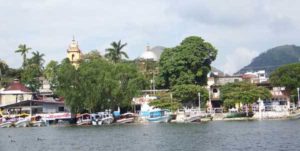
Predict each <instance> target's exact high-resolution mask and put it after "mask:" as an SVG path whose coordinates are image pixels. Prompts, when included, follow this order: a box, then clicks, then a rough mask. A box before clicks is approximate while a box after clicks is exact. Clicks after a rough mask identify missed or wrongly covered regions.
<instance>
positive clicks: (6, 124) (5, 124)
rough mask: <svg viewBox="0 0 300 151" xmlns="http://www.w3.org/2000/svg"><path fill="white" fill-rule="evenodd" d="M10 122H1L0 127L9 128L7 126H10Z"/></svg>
mask: <svg viewBox="0 0 300 151" xmlns="http://www.w3.org/2000/svg"><path fill="white" fill-rule="evenodd" d="M12 124H13V123H12V122H5V123H2V124H0V127H1V128H9V127H12Z"/></svg>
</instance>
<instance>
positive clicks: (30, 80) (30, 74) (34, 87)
mask: <svg viewBox="0 0 300 151" xmlns="http://www.w3.org/2000/svg"><path fill="white" fill-rule="evenodd" d="M40 75H41V71H40V67H39V66H38V65H36V64H29V65H26V66H25V68H24V69H23V70H22V72H21V81H22V83H24V84H25V85H26V86H28V87H29V88H30V90H31V91H33V92H36V91H38V89H39V88H40V87H41V85H42V83H41V81H40V80H39V77H40Z"/></svg>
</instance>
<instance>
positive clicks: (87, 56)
mask: <svg viewBox="0 0 300 151" xmlns="http://www.w3.org/2000/svg"><path fill="white" fill-rule="evenodd" d="M83 58H84V59H85V60H92V59H100V58H102V56H101V54H100V52H99V51H98V50H92V51H90V52H89V53H87V54H85V55H84V57H83Z"/></svg>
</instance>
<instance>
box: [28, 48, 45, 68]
mask: <svg viewBox="0 0 300 151" xmlns="http://www.w3.org/2000/svg"><path fill="white" fill-rule="evenodd" d="M44 56H45V55H44V54H43V53H40V52H38V51H35V52H32V58H31V59H28V64H36V65H38V66H39V67H40V69H41V70H42V69H43V64H44V63H45V60H44V58H43V57H44Z"/></svg>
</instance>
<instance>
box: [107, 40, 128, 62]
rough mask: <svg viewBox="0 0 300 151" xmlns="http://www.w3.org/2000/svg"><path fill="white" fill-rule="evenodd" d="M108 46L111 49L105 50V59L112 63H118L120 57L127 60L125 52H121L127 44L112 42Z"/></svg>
mask: <svg viewBox="0 0 300 151" xmlns="http://www.w3.org/2000/svg"><path fill="white" fill-rule="evenodd" d="M110 45H111V46H112V48H108V49H106V50H105V51H106V52H107V53H106V54H105V57H106V58H108V59H110V60H112V61H113V62H114V63H117V62H119V61H120V60H121V59H122V56H124V57H125V58H128V55H127V54H126V52H124V51H122V49H123V48H124V47H125V46H126V45H127V43H125V44H121V40H119V41H118V42H115V41H114V42H112V43H111V44H110Z"/></svg>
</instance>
